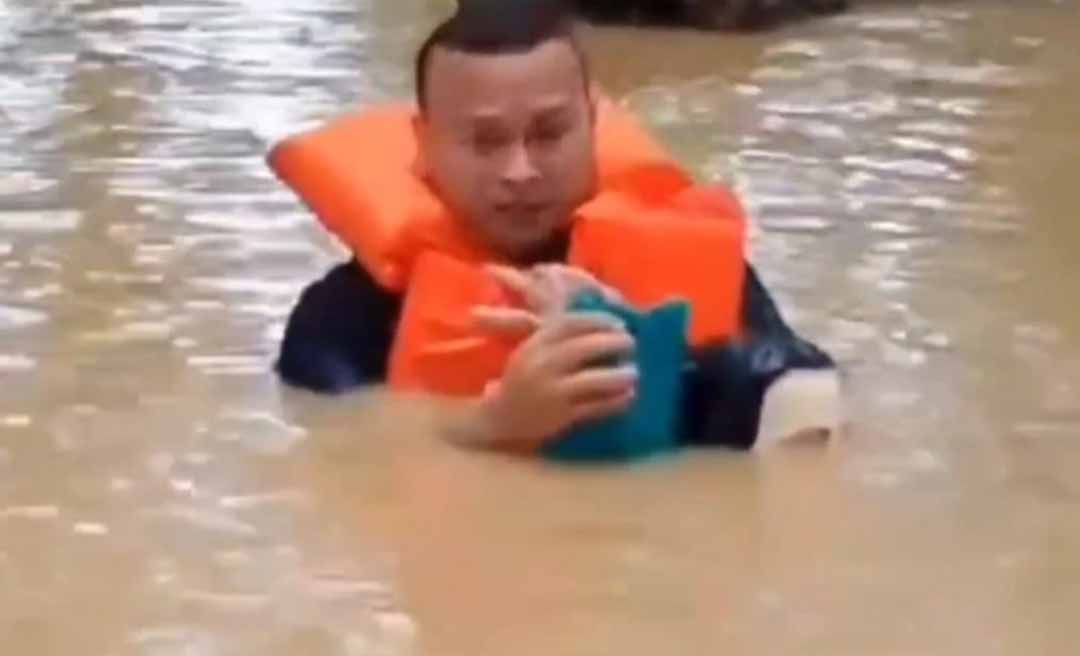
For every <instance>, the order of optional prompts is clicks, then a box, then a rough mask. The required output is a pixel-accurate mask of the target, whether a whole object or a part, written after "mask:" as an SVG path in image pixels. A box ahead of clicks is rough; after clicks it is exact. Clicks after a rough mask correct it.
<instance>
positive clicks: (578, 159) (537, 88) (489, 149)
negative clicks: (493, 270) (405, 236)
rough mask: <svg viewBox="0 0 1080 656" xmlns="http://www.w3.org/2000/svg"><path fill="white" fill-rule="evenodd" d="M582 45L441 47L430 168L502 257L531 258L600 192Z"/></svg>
mask: <svg viewBox="0 0 1080 656" xmlns="http://www.w3.org/2000/svg"><path fill="white" fill-rule="evenodd" d="M583 76H584V72H583V70H582V67H581V63H580V62H579V60H578V56H577V53H576V52H575V51H574V48H573V46H572V45H571V44H570V43H569V42H568V41H566V40H561V39H554V40H550V41H547V42H545V43H542V44H541V45H539V46H537V47H536V48H533V49H532V50H530V51H528V52H523V53H511V54H470V53H463V52H458V51H455V50H449V49H445V48H436V49H435V51H434V52H433V53H432V55H431V59H430V60H429V68H428V73H427V107H426V111H424V112H422V113H421V115H420V116H419V117H418V119H417V133H418V137H419V140H420V144H421V164H422V167H423V169H424V172H425V174H426V175H427V176H428V177H429V179H430V180H431V182H432V183H433V184H434V185H435V187H436V189H437V191H438V192H439V194H440V196H441V197H442V199H443V201H444V202H446V203H447V205H448V206H449V207H450V209H451V210H452V211H453V212H454V213H455V214H456V215H457V216H458V217H460V218H461V220H463V221H466V222H468V225H469V227H470V228H471V229H473V230H474V231H475V232H476V233H477V234H478V235H479V236H480V237H481V238H482V239H483V240H484V241H485V242H486V243H487V244H488V245H489V246H490V247H491V248H493V249H494V250H495V251H496V252H497V253H498V254H499V255H501V256H503V257H507V258H510V259H527V258H529V257H530V256H531V255H533V254H534V253H536V252H537V251H539V250H540V249H542V248H543V247H544V246H545V245H547V244H548V243H549V242H550V241H551V239H552V237H553V236H554V235H555V234H556V233H557V232H558V231H559V228H561V227H563V226H564V225H566V223H567V221H569V219H570V216H571V214H572V213H573V211H574V210H575V209H576V208H577V207H578V206H579V205H581V204H582V203H584V202H585V201H586V200H588V199H589V197H590V196H591V194H592V193H593V189H594V185H595V180H596V167H595V161H594V155H593V121H594V111H593V105H592V101H591V99H590V97H589V94H588V93H587V91H586V83H585V81H584V80H583Z"/></svg>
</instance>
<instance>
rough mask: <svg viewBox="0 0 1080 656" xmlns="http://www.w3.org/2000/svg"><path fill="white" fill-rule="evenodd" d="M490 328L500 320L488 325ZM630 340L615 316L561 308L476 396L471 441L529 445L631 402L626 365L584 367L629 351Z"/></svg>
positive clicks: (631, 373)
mask: <svg viewBox="0 0 1080 656" xmlns="http://www.w3.org/2000/svg"><path fill="white" fill-rule="evenodd" d="M487 327H488V328H490V329H492V330H496V331H498V330H501V329H503V328H504V326H503V325H501V324H499V323H498V322H495V323H494V324H488V326H487ZM633 348H634V341H633V338H632V337H631V336H630V335H629V334H628V333H626V332H625V331H624V330H623V329H622V327H621V325H619V323H618V321H617V320H616V319H613V318H611V317H608V316H605V315H599V314H590V313H566V314H561V315H557V316H552V317H549V318H548V319H546V320H545V321H544V322H543V323H542V324H541V326H540V327H539V329H538V330H536V331H535V332H533V334H532V335H531V336H530V337H529V338H528V339H526V340H525V341H524V342H523V343H522V344H521V346H520V347H519V348H518V349H517V351H515V352H514V354H513V355H512V356H511V357H510V360H509V362H508V363H507V367H506V371H505V373H504V375H503V377H502V379H501V381H499V383H498V384H497V385H496V386H495V387H494V388H493V389H492V390H491V392H490V394H488V395H486V396H485V398H484V399H483V400H482V401H481V402H480V404H481V405H480V416H479V419H478V421H479V422H480V424H481V425H482V429H481V430H480V437H478V438H476V440H477V441H480V442H483V443H485V444H487V445H489V446H502V447H505V448H508V449H512V450H535V449H536V448H538V447H540V446H542V445H543V444H544V443H546V442H548V441H550V440H552V439H555V438H557V437H558V436H559V435H560V434H562V433H563V432H564V431H566V430H567V429H569V428H571V427H572V426H573V425H575V424H577V423H579V422H583V421H590V420H596V419H602V418H604V417H607V416H610V415H612V414H615V413H617V412H620V411H622V410H624V409H626V408H627V407H629V405H630V404H631V403H632V402H633V400H634V395H635V390H636V386H637V370H636V368H635V367H634V366H633V365H620V366H614V367H597V366H589V363H591V362H594V361H596V360H598V359H604V358H610V357H618V356H621V355H626V354H628V353H630V352H632V351H633Z"/></svg>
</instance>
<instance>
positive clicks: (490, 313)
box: [472, 305, 540, 336]
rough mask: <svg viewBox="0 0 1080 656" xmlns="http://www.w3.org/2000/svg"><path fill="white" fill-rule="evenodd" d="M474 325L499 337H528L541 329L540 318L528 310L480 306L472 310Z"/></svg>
mask: <svg viewBox="0 0 1080 656" xmlns="http://www.w3.org/2000/svg"><path fill="white" fill-rule="evenodd" d="M472 319H473V322H474V325H475V326H476V327H477V328H478V329H479V330H483V331H485V332H489V333H494V334H497V335H507V336H520V335H528V334H531V333H533V332H534V331H536V330H537V329H538V328H539V327H540V317H538V316H537V315H536V314H534V313H532V312H529V311H528V310H519V309H516V308H502V307H491V306H489V305H480V306H477V307H474V308H473V309H472Z"/></svg>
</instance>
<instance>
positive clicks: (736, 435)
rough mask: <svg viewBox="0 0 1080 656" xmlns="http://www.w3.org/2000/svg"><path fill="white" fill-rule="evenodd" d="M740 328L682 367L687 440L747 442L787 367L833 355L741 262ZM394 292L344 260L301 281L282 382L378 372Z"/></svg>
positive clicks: (371, 379)
mask: <svg viewBox="0 0 1080 656" xmlns="http://www.w3.org/2000/svg"><path fill="white" fill-rule="evenodd" d="M746 274H747V275H746V283H745V289H744V292H743V308H742V322H743V337H742V338H740V339H739V340H738V341H727V342H723V343H716V344H710V345H706V346H704V347H701V348H698V349H695V350H693V351H692V353H691V362H690V363H688V366H687V369H686V374H685V375H686V376H687V380H686V390H687V393H686V396H685V403H684V409H683V411H684V420H685V421H684V424H683V425H684V426H686V427H687V433H686V435H684V441H685V443H688V444H696V445H724V446H731V447H738V448H749V447H751V446H752V445H753V443H754V439H755V436H756V435H757V431H758V424H759V420H760V413H761V407H762V402H763V400H764V395H765V391H766V390H767V389H768V387H769V386H770V385H771V384H772V383H773V382H775V381H776V380H777V379H778V378H779V377H780V376H781V375H783V374H784V373H786V372H788V371H791V370H792V369H825V368H831V367H833V366H834V363H833V360H832V359H831V358H830V357H829V356H828V355H827V354H826V353H824V352H823V351H822V350H821V349H819V348H818V347H817V346H815V345H814V344H812V343H810V342H808V341H806V340H803V339H801V338H800V337H799V336H798V335H796V334H795V333H794V331H792V330H791V328H790V327H788V325H787V324H786V323H785V322H784V319H783V317H782V316H781V315H780V312H779V310H778V309H777V307H776V304H775V303H774V302H773V300H772V298H771V297H770V295H769V293H768V291H767V290H766V289H765V287H764V285H763V284H762V283H761V280H760V279H759V278H758V276H757V273H756V272H755V271H754V269H753V267H751V266H750V265H749V264H747V266H746ZM400 311H401V298H400V296H398V295H397V294H394V293H391V292H388V291H386V290H385V289H383V288H382V287H380V286H379V285H378V284H377V283H376V281H375V280H374V279H373V278H372V277H371V275H370V274H368V273H367V271H365V270H364V268H363V267H362V266H360V265H359V264H358V263H357V262H355V261H353V262H348V263H345V264H341V265H339V266H337V267H335V268H333V269H331V270H330V272H329V273H327V274H326V276H325V277H323V278H322V279H321V280H319V281H317V282H315V283H313V284H311V285H310V286H309V287H308V288H307V289H305V290H304V292H303V294H302V295H301V297H300V300H299V302H298V303H297V305H296V307H295V308H294V309H293V311H292V314H291V316H290V317H289V322H288V325H287V326H286V329H285V337H284V339H283V341H282V344H281V353H280V356H279V358H278V364H277V369H278V372H279V374H280V375H281V377H282V378H283V379H284V380H285V381H286V382H287V383H289V384H291V385H295V386H298V387H302V388H306V389H309V390H312V391H316V392H323V393H334V392H343V391H346V390H349V389H352V388H355V387H357V386H360V385H364V384H370V383H378V382H381V381H383V380H384V379H385V377H386V368H387V359H388V356H389V353H390V346H391V343H392V341H393V337H394V331H395V328H396V326H397V321H398V316H399V314H400Z"/></svg>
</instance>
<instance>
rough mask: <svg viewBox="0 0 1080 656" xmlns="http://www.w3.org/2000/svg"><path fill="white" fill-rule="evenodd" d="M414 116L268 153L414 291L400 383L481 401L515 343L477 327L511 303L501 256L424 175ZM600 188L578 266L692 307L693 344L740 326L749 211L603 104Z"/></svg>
mask: <svg viewBox="0 0 1080 656" xmlns="http://www.w3.org/2000/svg"><path fill="white" fill-rule="evenodd" d="M413 112H414V110H413V109H412V108H411V107H410V106H406V105H394V106H389V107H384V108H380V109H375V110H372V111H366V112H361V113H355V114H349V115H346V116H343V117H341V118H339V119H337V120H335V121H332V122H330V123H329V124H328V125H326V126H324V127H322V128H320V129H317V130H314V131H312V132H308V133H304V134H300V135H297V136H294V137H292V138H289V139H286V140H285V141H283V142H281V143H280V144H278V145H277V146H276V147H275V148H274V149H273V150H272V151H271V153H270V155H269V158H268V161H269V164H270V166H271V168H272V169H273V170H274V171H275V173H276V174H277V175H278V176H279V177H280V178H281V179H282V181H284V182H285V184H287V185H288V186H289V187H290V188H291V189H293V191H295V192H296V193H297V195H298V196H299V197H300V198H301V200H303V201H304V202H305V203H306V204H307V205H308V207H309V208H310V209H311V210H312V211H313V212H314V213H315V215H316V216H317V217H318V219H319V220H320V222H321V223H322V224H323V225H324V226H325V227H326V228H327V229H328V230H329V231H330V232H331V233H333V234H335V235H336V236H337V237H338V238H339V239H341V240H342V241H343V242H344V243H345V245H346V246H348V247H349V249H350V250H351V251H352V252H353V253H354V255H355V256H356V258H357V260H358V261H359V262H360V263H361V265H362V266H364V267H365V268H366V269H367V271H368V272H369V273H370V274H371V275H372V276H373V277H374V278H375V280H376V281H377V282H378V283H379V284H380V285H382V286H383V287H384V288H386V289H388V290H391V291H397V292H402V293H404V303H403V306H402V311H401V316H400V319H399V323H398V327H397V332H396V334H395V339H394V345H393V348H392V352H391V354H390V363H389V375H388V378H389V383H390V385H391V386H392V387H396V388H419V389H423V390H426V391H432V392H438V393H445V394H453V395H475V394H478V393H479V392H481V391H482V390H483V388H484V386H485V385H486V384H487V383H488V382H489V381H491V380H494V379H496V378H498V377H499V376H500V375H501V372H502V369H503V367H504V366H505V363H506V360H507V358H508V357H509V355H510V353H511V352H512V351H513V349H514V348H515V347H516V345H517V343H516V342H514V341H508V340H506V339H503V338H497V337H491V336H487V335H484V334H480V333H478V332H477V331H476V329H475V328H474V327H473V325H472V322H471V318H470V317H471V315H470V310H471V308H472V307H474V306H475V305H478V304H513V303H515V302H516V299H513V298H510V297H509V296H508V295H507V293H506V292H505V291H504V290H502V289H501V288H500V287H499V286H498V285H497V284H496V283H495V282H494V281H493V280H492V279H490V278H489V277H488V275H487V274H486V273H485V272H484V271H483V268H482V264H483V263H485V262H487V261H490V260H491V259H492V257H491V255H490V254H489V253H488V252H487V251H486V250H485V248H484V247H483V246H482V245H481V244H480V243H479V242H478V241H477V240H476V239H474V238H472V237H471V236H470V234H469V233H468V232H467V231H465V230H464V229H463V227H462V224H461V223H460V222H459V221H458V220H456V219H455V218H454V217H453V216H451V215H450V214H449V212H448V211H447V208H446V207H445V205H444V204H443V203H442V202H441V201H440V200H439V199H438V197H437V195H436V194H435V193H433V191H432V189H431V188H430V187H429V186H428V185H427V184H426V182H425V181H424V180H422V179H421V178H420V177H419V176H417V175H416V174H415V172H414V171H415V169H414V163H415V158H416V154H417V144H416V142H415V139H414V134H413V130H412V126H411V117H412V115H413ZM596 157H597V171H598V176H599V181H598V182H599V184H598V193H597V194H596V196H595V197H594V198H593V199H592V200H590V201H589V202H588V203H586V204H585V205H583V206H582V207H580V208H579V209H578V211H577V212H576V213H575V216H574V220H573V225H572V229H571V248H570V254H569V257H568V263H569V264H571V265H575V266H579V267H582V268H584V269H586V270H588V271H589V272H591V273H592V274H593V275H595V276H596V277H597V278H599V279H600V280H602V281H603V282H605V283H606V284H609V285H611V286H613V287H614V288H616V289H618V290H619V291H620V292H621V293H622V294H623V296H624V297H625V298H626V299H627V300H628V301H629V302H631V303H633V304H635V305H637V306H639V307H648V306H651V305H655V304H658V303H662V302H664V301H667V300H671V299H672V298H675V297H679V298H682V299H684V300H687V301H689V302H690V304H691V307H692V320H691V327H690V335H689V337H690V341H691V343H692V344H701V343H704V342H708V341H712V340H719V339H723V338H726V337H730V336H732V335H733V334H735V333H737V332H738V330H739V313H740V307H741V298H742V296H741V294H742V285H743V276H744V270H745V269H744V260H743V255H744V253H743V242H744V238H745V235H744V217H743V213H742V210H741V207H740V206H739V203H738V201H737V200H735V198H734V196H733V195H732V194H731V193H730V192H729V191H727V190H726V189H724V188H722V187H713V186H709V187H701V186H697V185H695V184H694V182H693V180H692V178H691V177H690V176H689V175H688V174H687V173H686V172H685V171H684V170H683V169H682V167H680V166H679V165H678V164H677V163H676V162H675V161H674V160H673V159H672V158H671V157H670V156H669V155H668V154H667V153H666V152H665V151H664V149H663V148H661V147H660V146H659V145H658V144H657V143H656V142H655V141H654V140H653V139H652V138H650V136H649V135H648V133H647V132H645V131H644V130H643V129H642V128H641V127H640V126H639V125H638V123H637V122H636V121H635V120H634V119H633V118H632V117H631V116H630V115H629V114H627V113H625V112H623V111H622V110H620V109H619V108H617V107H616V106H615V105H613V104H611V103H608V102H602V103H601V105H600V111H599V114H598V120H597V135H596Z"/></svg>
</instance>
